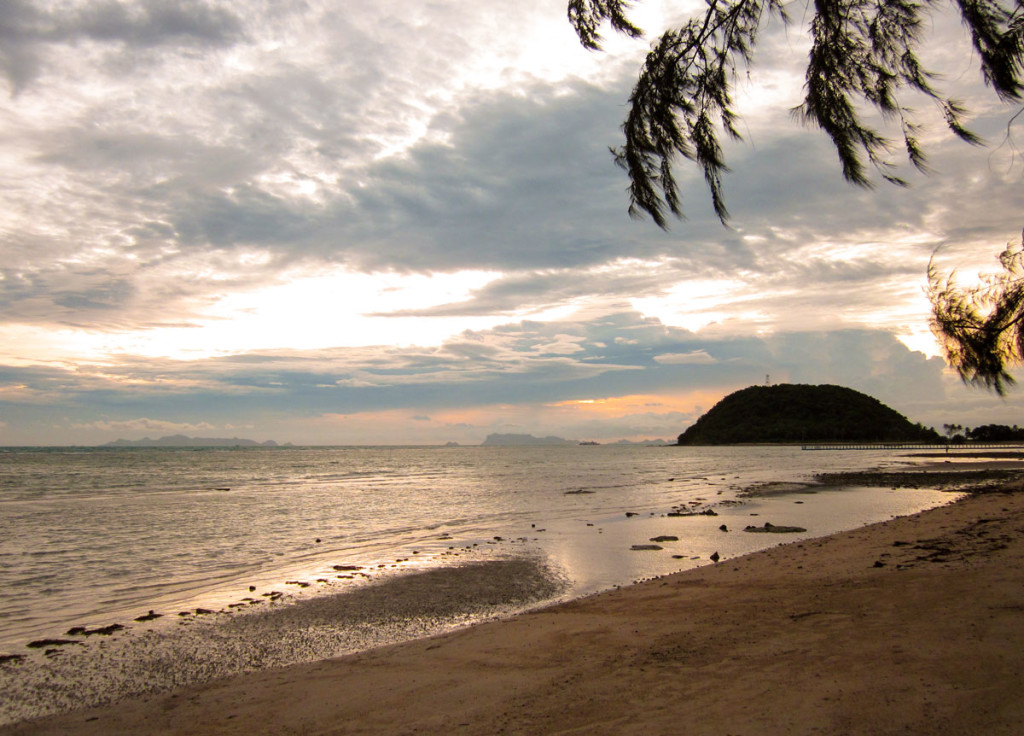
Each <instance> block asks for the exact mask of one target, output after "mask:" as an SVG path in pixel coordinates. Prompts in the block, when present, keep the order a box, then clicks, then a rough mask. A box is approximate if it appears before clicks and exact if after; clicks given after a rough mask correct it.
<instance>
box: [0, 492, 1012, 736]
mask: <svg viewBox="0 0 1024 736" xmlns="http://www.w3.org/2000/svg"><path fill="white" fill-rule="evenodd" d="M1020 490H1021V484H1020V483H1019V482H1017V483H1014V484H1011V485H1003V486H999V487H990V488H988V489H986V490H985V491H984V492H977V493H975V494H973V495H971V496H968V497H966V498H964V499H963V500H961V501H958V502H956V503H954V504H951V505H949V506H944V507H941V508H937V509H933V510H931V511H926V512H924V513H921V514H918V515H915V516H910V517H903V518H898V519H894V520H891V521H889V522H885V523H882V524H875V525H872V526H869V527H864V528H861V529H857V530H854V531H851V532H845V533H841V534H838V535H835V536H832V537H827V538H823V539H816V540H809V541H802V542H796V543H792V544H785V545H781V546H778V547H774V548H772V549H769V550H767V551H764V552H759V553H756V554H752V555H748V556H745V557H741V558H736V559H727V560H723V561H722V562H719V563H718V564H716V565H714V566H706V567H701V568H697V569H694V570H689V571H686V572H683V573H679V574H676V575H672V576H669V577H666V578H662V579H658V580H653V581H649V582H646V583H643V584H639V585H635V586H631V587H628V588H623V589H621V590H618V591H612V592H608V593H603V594H600V595H596V596H592V597H589V598H585V599H582V600H578V601H574V602H571V603H567V604H562V605H558V606H553V607H550V608H546V609H543V610H539V611H535V612H531V613H526V614H522V615H519V616H516V617H513V618H511V619H507V620H502V621H494V622H489V623H484V624H480V625H477V626H473V627H471V628H467V629H463V630H460V631H456V632H454V633H450V634H446V635H443V636H439V637H434V638H429V639H421V640H417V641H412V642H408V643H404V644H400V645H395V646H390V647H385V648H380V649H375V650H371V651H368V652H365V653H361V654H357V655H352V656H348V657H343V658H338V659H333V660H326V661H321V662H316V663H312V664H305V665H297V666H292V667H286V668H280V669H273V670H266V671H262V672H256V673H252V674H248V675H244V676H241V677H237V678H232V679H227V680H221V681H217V682H213V683H207V684H205V685H201V686H196V687H192V688H188V689H184V690H179V691H177V692H174V693H171V694H166V695H159V696H152V697H148V698H141V699H134V700H127V701H124V702H121V703H119V704H116V705H114V706H111V707H107V708H100V709H94V710H88V711H79V712H75V713H70V714H65V715H62V716H59V717H54V718H50V719H45V720H42V721H36V722H31V723H23V724H18V725H14V726H9V727H7V728H3V729H0V733H3V734H253V733H261V734H262V733H266V734H271V733H273V734H412V733H421V734H423V733H436V734H441V733H458V734H498V733H507V734H512V733H519V734H551V733H588V734H593V733H599V734H632V733H636V734H640V733H643V734H670V733H671V734H677V733H685V734H743V735H744V736H751V735H754V734H835V733H845V734H897V733H899V734H907V733H913V734H950V733H956V734H1011V733H1013V734H1016V733H1020V724H1021V723H1022V722H1024V700H1022V699H1021V697H1020V692H1019V690H1020V683H1021V682H1024V663H1022V661H1021V653H1022V652H1024V572H1022V571H1024V492H1019V491H1020Z"/></svg>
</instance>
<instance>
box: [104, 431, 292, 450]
mask: <svg viewBox="0 0 1024 736" xmlns="http://www.w3.org/2000/svg"><path fill="white" fill-rule="evenodd" d="M290 444H291V443H286V444H285V445H278V444H277V443H276V442H274V440H267V441H266V442H256V441H254V440H246V439H241V438H239V437H232V438H231V439H226V438H223V437H186V436H185V435H183V434H170V435H167V436H165V437H161V438H160V439H158V440H154V439H150V438H149V437H143V438H142V439H141V440H114V441H113V442H108V443H107V444H105V445H102V446H103V447H282V446H283V447H288V446H289V445H290Z"/></svg>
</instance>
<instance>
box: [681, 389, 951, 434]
mask: <svg viewBox="0 0 1024 736" xmlns="http://www.w3.org/2000/svg"><path fill="white" fill-rule="evenodd" d="M941 441H942V438H941V437H940V436H939V434H938V433H937V432H936V431H935V430H934V429H930V428H927V427H923V426H922V425H921V424H912V423H911V422H910V420H909V419H907V418H906V417H904V416H903V415H902V414H900V413H899V412H897V411H896V410H895V409H892V408H890V407H888V406H886V405H885V404H883V403H882V402H881V401H879V400H878V399H875V398H872V397H871V396H868V395H867V394H862V393H860V392H859V391H854V390H853V389H851V388H844V387H843V386H831V385H821V386H809V385H802V384H779V385H776V386H750V387H749V388H745V389H741V390H740V391H736V392H734V393H731V394H729V395H728V396H726V397H725V398H724V399H722V400H721V401H719V402H718V403H717V404H715V405H714V406H713V407H712V408H711V410H710V411H708V412H707V413H706V414H704V415H703V416H702V417H701V418H700V419H698V420H697V422H696V423H695V424H694V425H693V426H691V427H690V428H688V429H687V430H686V431H685V432H683V433H682V434H681V435H679V440H678V444H680V445H729V444H740V443H759V442H765V443H768V442H941Z"/></svg>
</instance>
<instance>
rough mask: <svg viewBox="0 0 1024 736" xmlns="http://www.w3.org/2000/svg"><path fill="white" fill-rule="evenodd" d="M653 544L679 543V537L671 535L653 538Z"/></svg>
mask: <svg viewBox="0 0 1024 736" xmlns="http://www.w3.org/2000/svg"><path fill="white" fill-rule="evenodd" d="M651 541H652V542H678V541H679V537H673V536H670V535H667V534H665V535H662V536H660V537H651Z"/></svg>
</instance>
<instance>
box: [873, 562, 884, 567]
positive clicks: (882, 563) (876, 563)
mask: <svg viewBox="0 0 1024 736" xmlns="http://www.w3.org/2000/svg"><path fill="white" fill-rule="evenodd" d="M874 567H885V563H884V562H882V561H881V560H875V564H874Z"/></svg>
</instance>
